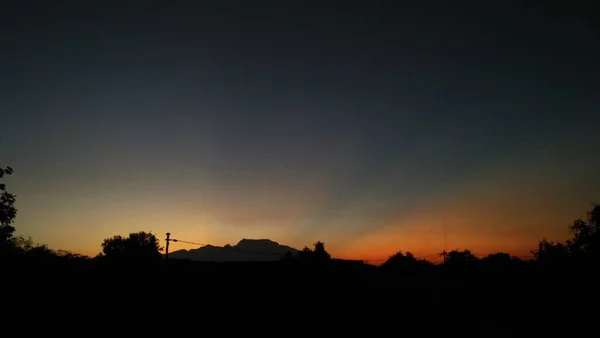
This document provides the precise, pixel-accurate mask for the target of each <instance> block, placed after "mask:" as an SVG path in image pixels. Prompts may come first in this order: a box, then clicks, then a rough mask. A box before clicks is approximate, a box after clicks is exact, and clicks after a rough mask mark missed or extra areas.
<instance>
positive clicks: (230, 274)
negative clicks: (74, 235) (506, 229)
mask: <svg viewBox="0 0 600 338" xmlns="http://www.w3.org/2000/svg"><path fill="white" fill-rule="evenodd" d="M2 271H3V273H2V289H3V292H5V297H4V301H3V308H4V309H3V313H6V315H4V318H3V319H4V320H3V321H4V323H7V324H6V325H7V327H8V326H13V329H14V330H17V331H20V332H21V333H28V334H32V335H33V334H38V333H43V334H46V335H56V334H59V335H61V336H65V335H67V336H68V335H77V336H96V335H107V334H110V335H114V336H121V335H128V336H130V335H135V336H147V335H151V336H158V335H162V336H164V335H169V336H178V335H198V336H202V335H210V336H214V335H239V334H243V335H246V336H257V335H258V336H282V335H283V336H296V335H299V334H310V335H313V336H320V335H329V336H331V335H346V336H350V335H351V336H365V335H367V336H373V337H381V336H386V337H387V336H398V337H415V336H433V337H438V336H452V337H454V336H478V337H506V336H557V337H558V336H569V337H570V336H576V335H579V334H586V335H590V334H595V333H594V331H597V328H596V327H597V324H596V320H597V313H598V312H597V309H598V302H597V299H598V297H597V296H596V294H597V292H598V291H597V287H598V284H597V282H595V281H597V280H598V279H597V278H596V277H594V276H593V272H591V271H589V269H587V270H585V272H582V271H583V270H578V271H577V272H574V271H568V272H567V271H564V270H561V272H558V271H540V270H526V271H525V270H519V271H510V272H507V271H494V272H489V271H459V272H457V271H454V272H448V271H439V270H435V271H427V272H417V273H415V272H411V273H396V274H389V273H385V274H384V273H381V272H380V271H378V270H377V269H375V268H374V267H369V266H353V267H332V266H318V267H290V266H286V265H283V264H280V263H245V264H235V263H204V264H202V263H200V264H187V263H186V264H184V263H179V264H178V263H171V264H169V265H165V264H160V265H157V266H132V265H125V264H120V265H110V264H103V265H98V264H96V265H92V264H91V263H85V264H84V263H81V264H62V265H57V264H8V265H4V266H3V269H2Z"/></svg>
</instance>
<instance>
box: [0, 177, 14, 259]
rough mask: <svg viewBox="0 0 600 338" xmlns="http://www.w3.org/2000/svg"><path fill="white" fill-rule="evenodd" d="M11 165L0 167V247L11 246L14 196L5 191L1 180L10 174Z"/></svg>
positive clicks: (4, 185)
mask: <svg viewBox="0 0 600 338" xmlns="http://www.w3.org/2000/svg"><path fill="white" fill-rule="evenodd" d="M12 173H13V169H12V168H11V167H8V166H7V167H5V168H0V249H5V248H7V247H11V246H12V242H11V240H12V236H13V233H14V232H15V227H14V226H13V225H12V224H13V222H14V220H15V217H16V216H17V209H16V208H15V198H16V196H15V195H13V194H11V193H9V192H8V191H6V184H4V183H3V182H2V180H3V179H4V176H5V175H11V174H12Z"/></svg>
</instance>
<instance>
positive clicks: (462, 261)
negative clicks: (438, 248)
mask: <svg viewBox="0 0 600 338" xmlns="http://www.w3.org/2000/svg"><path fill="white" fill-rule="evenodd" d="M477 261H479V259H477V257H475V255H473V254H472V253H471V250H463V251H458V250H452V251H450V252H449V253H448V256H447V258H446V262H444V265H447V266H451V267H460V268H464V267H468V266H472V265H473V263H476V262H477Z"/></svg>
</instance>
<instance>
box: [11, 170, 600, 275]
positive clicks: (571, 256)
mask: <svg viewBox="0 0 600 338" xmlns="http://www.w3.org/2000/svg"><path fill="white" fill-rule="evenodd" d="M12 174H13V169H12V168H11V167H8V166H7V167H0V257H1V258H0V259H1V260H3V261H17V260H20V259H27V260H34V261H44V260H52V259H54V260H56V259H62V260H91V259H93V260H103V261H111V262H129V263H136V262H137V263H141V262H144V263H148V262H156V261H161V260H163V254H162V253H161V252H162V251H163V248H162V247H161V246H160V242H159V240H158V238H157V237H156V235H155V234H153V233H152V232H145V231H140V232H133V233H130V234H129V235H128V236H126V237H124V236H120V235H118V236H113V237H110V238H106V239H104V241H103V242H102V243H101V248H102V252H101V253H99V254H98V255H97V256H96V257H94V258H90V257H88V256H83V255H78V254H73V253H70V252H67V251H63V250H51V249H49V248H48V247H47V246H46V245H41V244H36V243H34V242H33V240H32V239H31V237H29V238H25V237H23V236H14V232H15V227H14V221H15V218H16V216H17V212H18V210H17V208H16V207H15V203H16V196H15V195H14V194H11V193H10V192H9V191H8V190H7V188H6V184H5V183H4V179H5V178H6V177H7V176H9V175H12ZM599 227H600V204H593V205H592V208H591V210H590V211H589V212H588V213H587V216H586V217H585V218H579V219H576V220H575V221H574V222H573V223H572V224H571V225H570V226H569V229H570V231H571V234H572V238H570V239H569V240H567V241H565V242H560V241H549V240H547V239H545V238H544V239H542V240H540V241H539V242H538V245H537V249H535V250H533V251H532V254H533V258H532V259H531V260H530V261H523V260H521V259H519V258H517V257H513V256H511V255H509V254H508V253H502V252H500V253H493V254H490V255H488V256H486V257H484V258H482V259H479V258H478V257H476V256H475V255H473V254H472V253H471V251H469V250H462V251H459V250H454V251H450V252H448V253H445V254H444V256H445V257H444V263H443V264H441V265H442V266H444V267H447V268H452V269H454V270H461V269H463V270H468V269H471V268H475V267H481V266H488V267H489V266H493V267H496V268H507V267H518V266H524V265H525V264H526V263H527V264H531V263H535V264H537V265H539V266H555V267H556V266H558V267H561V266H568V265H578V266H579V265H585V266H588V265H595V264H597V263H598V260H599V259H598V258H599V255H600V232H599ZM331 260H332V259H331V255H330V254H329V253H328V252H327V251H326V249H325V244H324V243H323V242H320V241H319V242H316V243H315V244H314V245H313V248H309V247H305V248H304V249H303V250H301V251H299V252H298V253H297V254H292V253H288V254H286V255H284V256H283V258H282V259H281V261H282V262H283V263H287V264H293V263H294V262H302V263H307V264H313V265H317V264H323V263H326V262H330V261H331ZM432 266H433V264H432V263H431V262H429V261H427V260H423V259H417V258H415V256H414V255H413V254H412V253H410V252H402V251H399V252H397V253H396V254H394V255H392V256H390V257H389V258H388V259H387V261H385V263H383V264H382V265H381V266H380V269H381V270H382V271H392V272H394V271H395V272H410V271H423V270H427V269H429V268H431V267H432Z"/></svg>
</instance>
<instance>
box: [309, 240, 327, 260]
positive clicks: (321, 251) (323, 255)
mask: <svg viewBox="0 0 600 338" xmlns="http://www.w3.org/2000/svg"><path fill="white" fill-rule="evenodd" d="M314 247H315V249H314V251H313V252H314V256H315V259H317V260H328V259H330V258H331V255H330V254H329V253H328V252H327V251H326V250H325V243H323V242H321V241H317V242H316V243H315V244H314Z"/></svg>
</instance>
